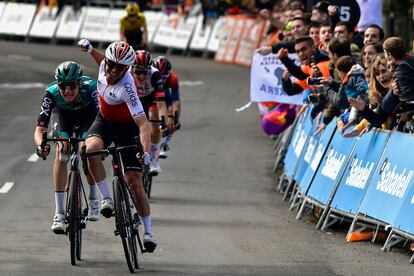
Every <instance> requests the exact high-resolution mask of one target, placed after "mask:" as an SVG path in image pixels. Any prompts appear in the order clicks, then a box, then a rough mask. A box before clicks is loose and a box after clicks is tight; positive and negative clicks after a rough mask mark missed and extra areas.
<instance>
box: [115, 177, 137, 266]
mask: <svg viewBox="0 0 414 276" xmlns="http://www.w3.org/2000/svg"><path fill="white" fill-rule="evenodd" d="M113 184H114V194H115V195H114V196H115V219H116V228H117V230H118V232H119V235H120V236H121V239H122V246H123V247H124V253H125V259H126V262H127V265H128V268H129V271H130V272H131V273H133V272H135V269H138V268H139V265H138V256H137V255H138V254H137V242H136V238H135V237H136V236H137V232H138V230H137V229H135V228H134V223H133V220H132V215H131V204H130V202H129V197H128V191H127V188H126V184H125V183H123V182H121V180H120V179H119V178H118V177H114V183H113Z"/></svg>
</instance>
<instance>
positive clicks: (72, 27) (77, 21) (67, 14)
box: [56, 6, 85, 39]
mask: <svg viewBox="0 0 414 276" xmlns="http://www.w3.org/2000/svg"><path fill="white" fill-rule="evenodd" d="M61 13H62V14H61V15H60V17H61V20H60V22H59V27H58V29H57V31H56V38H63V39H77V38H78V37H79V32H80V29H81V25H82V22H83V19H84V18H85V8H81V9H80V10H78V12H77V13H76V14H75V13H74V12H73V10H72V7H71V6H64V7H63V11H61Z"/></svg>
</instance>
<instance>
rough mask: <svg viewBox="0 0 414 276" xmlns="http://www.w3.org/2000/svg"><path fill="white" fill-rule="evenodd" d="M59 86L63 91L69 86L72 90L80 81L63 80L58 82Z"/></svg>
mask: <svg viewBox="0 0 414 276" xmlns="http://www.w3.org/2000/svg"><path fill="white" fill-rule="evenodd" d="M58 86H59V88H60V89H61V90H63V91H65V90H66V87H69V89H70V90H73V89H75V88H77V87H78V86H79V82H78V81H67V82H61V83H58Z"/></svg>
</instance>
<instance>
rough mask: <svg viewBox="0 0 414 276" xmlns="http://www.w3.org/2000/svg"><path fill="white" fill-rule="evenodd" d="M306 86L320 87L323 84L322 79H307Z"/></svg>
mask: <svg viewBox="0 0 414 276" xmlns="http://www.w3.org/2000/svg"><path fill="white" fill-rule="evenodd" d="M306 84H307V85H319V84H321V79H320V78H307V79H306Z"/></svg>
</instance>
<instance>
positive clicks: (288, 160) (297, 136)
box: [284, 108, 310, 177]
mask: <svg viewBox="0 0 414 276" xmlns="http://www.w3.org/2000/svg"><path fill="white" fill-rule="evenodd" d="M306 125H310V108H308V109H306V110H305V113H304V114H303V115H302V116H301V117H300V118H299V119H298V122H297V123H296V126H295V129H294V130H293V136H292V140H291V141H290V144H289V147H288V150H287V152H286V156H285V160H284V172H285V174H286V176H287V177H291V176H292V174H293V172H294V169H295V165H296V162H297V161H298V157H299V155H300V153H301V151H302V149H303V147H304V146H305V142H306V139H307V138H308V135H309V130H308V132H306V131H305V126H306Z"/></svg>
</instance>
